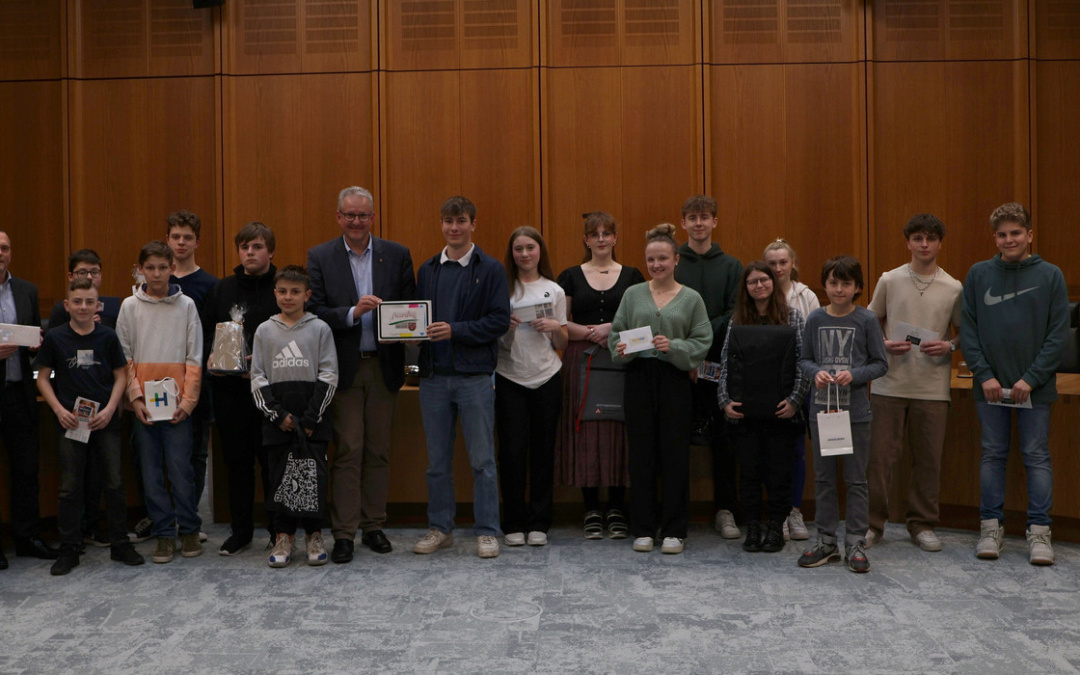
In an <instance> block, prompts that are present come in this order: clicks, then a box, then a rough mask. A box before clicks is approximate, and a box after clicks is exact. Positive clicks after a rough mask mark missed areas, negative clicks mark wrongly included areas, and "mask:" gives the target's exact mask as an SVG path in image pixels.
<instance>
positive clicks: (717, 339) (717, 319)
mask: <svg viewBox="0 0 1080 675" xmlns="http://www.w3.org/2000/svg"><path fill="white" fill-rule="evenodd" d="M742 271H743V266H742V263H740V262H739V261H738V260H736V259H735V258H734V257H732V256H730V255H728V254H726V253H724V252H723V251H721V250H720V246H718V245H717V244H715V243H714V244H713V245H712V246H711V247H710V248H709V250H708V251H705V254H704V255H699V254H698V253H696V252H695V251H694V249H692V248H690V244H683V245H682V246H680V247H679V265H678V266H677V267H676V268H675V281H678V282H679V283H680V284H684V285H686V286H689V287H690V288H692V289H694V290H695V291H697V292H698V294H700V295H701V299H702V300H704V301H705V311H706V312H707V313H708V314H709V323H710V324H711V325H712V331H713V341H712V346H711V347H710V348H709V353H708V355H707V356H706V357H705V358H707V359H708V360H710V361H714V362H716V363H719V362H720V354H721V352H722V351H723V349H724V337H725V336H726V335H727V325H728V321H730V320H731V313H732V312H734V311H735V298H736V294H737V292H738V290H739V277H740V276H741V275H742Z"/></svg>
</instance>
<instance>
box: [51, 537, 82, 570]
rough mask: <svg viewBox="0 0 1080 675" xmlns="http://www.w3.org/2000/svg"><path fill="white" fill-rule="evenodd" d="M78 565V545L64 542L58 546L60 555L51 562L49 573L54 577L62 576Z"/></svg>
mask: <svg viewBox="0 0 1080 675" xmlns="http://www.w3.org/2000/svg"><path fill="white" fill-rule="evenodd" d="M78 566H79V547H78V546H76V545H74V544H64V545H63V546H61V547H60V557H58V558H57V559H56V562H54V563H53V565H52V569H50V570H49V574H51V575H53V576H54V577H62V576H64V575H65V574H67V573H68V572H70V571H71V570H73V569H75V568H76V567H78Z"/></svg>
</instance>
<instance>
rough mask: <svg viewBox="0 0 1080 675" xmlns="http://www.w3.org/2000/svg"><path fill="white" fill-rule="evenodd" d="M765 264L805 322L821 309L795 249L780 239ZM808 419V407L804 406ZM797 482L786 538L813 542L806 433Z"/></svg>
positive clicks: (799, 453)
mask: <svg viewBox="0 0 1080 675" xmlns="http://www.w3.org/2000/svg"><path fill="white" fill-rule="evenodd" d="M764 260H765V263H766V264H768V266H769V268H770V269H772V271H773V274H774V275H776V282H777V284H778V285H779V286H780V290H781V291H782V292H783V294H784V298H786V299H787V303H788V307H791V308H793V309H797V310H799V314H801V315H802V317H803V319H805V318H806V317H808V316H810V312H812V311H814V310H815V309H817V308H818V307H821V302H820V301H818V297H817V293H814V292H813V291H812V290H810V287H809V286H807V285H806V284H804V283H801V282H800V281H799V268H798V266H797V264H798V262H799V257H798V256H797V255H795V249H793V248H791V244H789V243H787V242H786V241H784V240H783V239H777V240H776V241H774V242H772V243H771V244H769V245H768V246H766V247H765V254H764ZM803 408H804V411H803V412H804V414H803V417H804V418H805V417H806V414H805V408H806V404H805V403H803ZM794 452H795V483H794V490H792V500H791V513H790V514H788V517H787V519H786V520H785V521H784V539H785V540H787V539H789V538H790V539H809V538H810V533H809V531H807V529H806V523H804V522H803V515H802V511H801V510H800V509H801V507H802V498H803V487H804V484H805V483H806V434H803V435H802V436H800V437H799V440H798V441H796V443H795V450H794Z"/></svg>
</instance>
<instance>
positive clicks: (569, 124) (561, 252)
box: [541, 68, 641, 274]
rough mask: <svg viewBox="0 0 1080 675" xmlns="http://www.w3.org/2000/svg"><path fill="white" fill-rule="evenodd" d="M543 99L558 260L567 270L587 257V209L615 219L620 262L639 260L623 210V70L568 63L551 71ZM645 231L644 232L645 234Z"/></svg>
mask: <svg viewBox="0 0 1080 675" xmlns="http://www.w3.org/2000/svg"><path fill="white" fill-rule="evenodd" d="M544 82H545V88H544V90H543V91H542V93H541V97H542V100H543V105H544V109H543V113H542V117H543V119H544V131H543V138H544V149H543V153H544V154H543V157H542V160H541V161H542V164H543V166H544V186H545V187H544V222H545V223H546V224H547V231H546V232H545V233H544V235H545V238H546V239H547V244H548V249H549V252H550V254H551V264H552V266H553V267H554V268H555V270H556V272H555V273H556V274H558V273H559V271H561V270H563V269H565V268H567V267H569V266H571V265H576V264H578V263H580V262H581V257H582V254H583V253H584V249H583V247H582V239H581V237H582V231H583V229H582V223H583V221H582V218H581V214H583V213H585V212H589V211H606V212H608V213H610V214H611V215H613V216H614V217H615V221H616V223H617V224H618V231H619V241H618V244H616V254H617V256H618V257H619V259H620V260H631V261H634V263H635V264H636V260H637V258H636V257H635V254H636V253H637V252H639V251H640V250H641V249H640V248H639V247H637V246H636V245H635V246H634V247H632V248H628V247H627V245H626V240H627V238H628V237H629V236H630V235H631V232H632V228H631V227H630V226H629V225H628V224H626V222H625V220H624V218H625V216H626V213H625V212H624V211H623V208H622V205H623V177H624V176H623V173H624V166H623V162H622V144H623V138H624V137H623V131H622V124H623V122H622V101H621V78H620V75H619V71H618V70H616V69H611V68H568V69H552V70H548V71H546V72H545V75H544ZM639 236H640V235H639Z"/></svg>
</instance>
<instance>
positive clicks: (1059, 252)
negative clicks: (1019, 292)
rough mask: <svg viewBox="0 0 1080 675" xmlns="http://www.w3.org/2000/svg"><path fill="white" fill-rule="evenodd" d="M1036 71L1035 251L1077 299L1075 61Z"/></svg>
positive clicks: (1079, 159) (1079, 131)
mask: <svg viewBox="0 0 1080 675" xmlns="http://www.w3.org/2000/svg"><path fill="white" fill-rule="evenodd" d="M1034 69H1035V70H1034V72H1035V86H1034V89H1035V95H1036V96H1035V100H1036V101H1037V104H1036V106H1035V120H1034V125H1033V126H1034V129H1035V149H1036V152H1035V158H1036V163H1035V167H1034V168H1035V175H1036V176H1038V182H1037V183H1036V185H1035V200H1034V201H1035V209H1034V213H1033V218H1034V221H1035V250H1036V251H1037V252H1038V253H1040V254H1041V255H1043V256H1045V257H1046V258H1047V259H1048V260H1049V261H1050V262H1052V263H1054V264H1055V265H1057V266H1058V267H1060V268H1061V271H1062V272H1064V274H1065V280H1066V282H1068V284H1069V295H1070V296H1072V297H1073V298H1074V299H1075V298H1076V297H1077V296H1078V295H1080V237H1077V234H1076V233H1077V214H1080V114H1078V111H1080V61H1038V62H1036V63H1035V64H1034Z"/></svg>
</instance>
